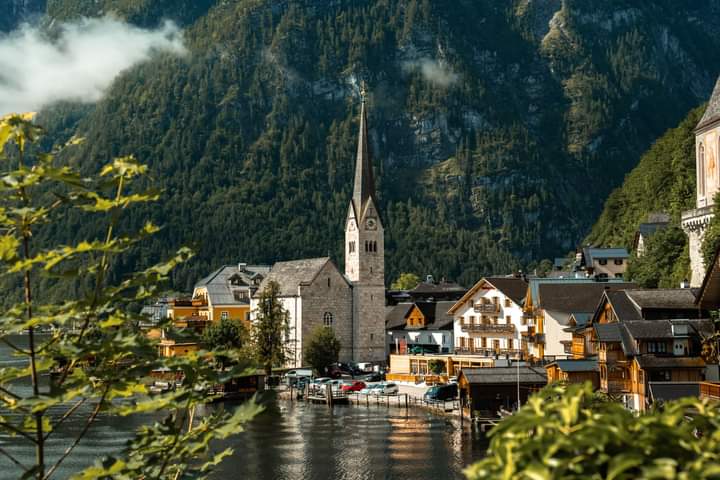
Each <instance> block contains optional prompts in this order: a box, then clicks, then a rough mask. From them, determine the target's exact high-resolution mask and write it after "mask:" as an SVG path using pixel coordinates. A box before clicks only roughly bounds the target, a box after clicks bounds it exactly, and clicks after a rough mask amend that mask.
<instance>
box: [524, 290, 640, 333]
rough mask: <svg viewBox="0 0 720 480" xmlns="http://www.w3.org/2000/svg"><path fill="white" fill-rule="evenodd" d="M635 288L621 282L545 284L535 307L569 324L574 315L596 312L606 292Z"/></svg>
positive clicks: (539, 292) (562, 322)
mask: <svg viewBox="0 0 720 480" xmlns="http://www.w3.org/2000/svg"><path fill="white" fill-rule="evenodd" d="M634 286H635V285H634V284H632V283H619V282H618V283H612V282H591V283H568V282H566V283H545V284H541V285H539V287H538V300H539V303H537V304H536V305H535V306H536V307H540V308H542V309H543V310H545V311H546V312H549V313H550V314H551V315H552V316H553V318H555V319H556V320H557V321H558V322H560V323H561V324H567V323H568V322H569V320H570V315H571V314H573V313H575V314H577V313H593V312H595V310H596V309H597V306H598V303H599V302H600V300H601V298H602V296H603V293H605V291H606V290H609V289H624V288H633V287H634Z"/></svg>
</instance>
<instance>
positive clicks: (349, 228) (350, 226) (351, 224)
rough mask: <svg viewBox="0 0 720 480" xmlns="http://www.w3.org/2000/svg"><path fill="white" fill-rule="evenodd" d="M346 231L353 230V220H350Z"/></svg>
mask: <svg viewBox="0 0 720 480" xmlns="http://www.w3.org/2000/svg"><path fill="white" fill-rule="evenodd" d="M348 230H355V220H350V223H349V224H348Z"/></svg>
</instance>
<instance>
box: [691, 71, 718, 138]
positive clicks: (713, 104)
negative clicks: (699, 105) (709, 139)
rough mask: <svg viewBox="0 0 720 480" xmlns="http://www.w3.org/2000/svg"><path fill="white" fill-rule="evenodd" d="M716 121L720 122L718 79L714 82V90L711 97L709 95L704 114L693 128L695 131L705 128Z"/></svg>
mask: <svg viewBox="0 0 720 480" xmlns="http://www.w3.org/2000/svg"><path fill="white" fill-rule="evenodd" d="M717 120H720V78H718V79H717V81H716V82H715V88H713V91H712V95H710V100H709V101H708V105H707V107H706V108H705V113H704V114H703V116H702V118H701V119H700V121H699V122H698V124H697V126H696V127H695V130H700V129H702V128H704V127H707V126H709V125H710V124H712V123H715V122H716V121H717Z"/></svg>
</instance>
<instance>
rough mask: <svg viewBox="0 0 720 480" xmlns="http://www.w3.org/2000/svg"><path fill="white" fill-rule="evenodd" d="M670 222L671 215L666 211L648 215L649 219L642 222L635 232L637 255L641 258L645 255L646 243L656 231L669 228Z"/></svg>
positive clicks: (634, 241)
mask: <svg viewBox="0 0 720 480" xmlns="http://www.w3.org/2000/svg"><path fill="white" fill-rule="evenodd" d="M669 223H670V216H669V215H668V214H666V213H652V214H650V215H648V221H647V222H644V223H641V224H640V225H639V226H638V230H637V232H635V238H634V239H633V250H634V251H635V256H636V257H638V258H640V257H642V256H643V255H645V249H646V244H647V242H648V240H649V239H650V237H652V236H653V235H655V233H657V232H659V231H661V230H663V229H665V228H667V226H668V224H669Z"/></svg>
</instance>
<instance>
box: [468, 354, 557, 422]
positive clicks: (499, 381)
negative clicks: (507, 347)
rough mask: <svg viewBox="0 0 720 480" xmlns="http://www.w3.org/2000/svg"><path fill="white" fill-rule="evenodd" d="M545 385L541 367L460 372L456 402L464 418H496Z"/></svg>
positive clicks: (473, 369) (525, 366) (545, 376)
mask: <svg viewBox="0 0 720 480" xmlns="http://www.w3.org/2000/svg"><path fill="white" fill-rule="evenodd" d="M546 384H547V374H546V373H545V371H544V369H543V368H542V367H531V366H527V365H521V366H519V367H518V366H510V367H493V368H463V369H462V370H461V371H460V376H459V377H458V386H459V388H460V402H461V405H462V409H463V414H464V415H466V416H470V417H473V416H480V417H496V416H498V411H500V410H501V409H505V410H513V409H515V408H517V402H518V392H519V400H520V404H521V405H522V404H524V403H525V402H527V399H528V397H529V396H530V395H532V394H533V393H535V392H537V391H538V390H540V389H541V388H543V387H544V386H545V385H546Z"/></svg>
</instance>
